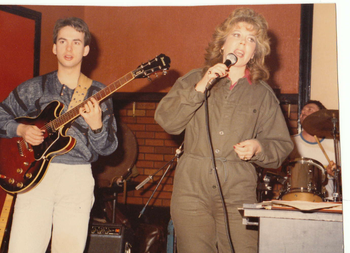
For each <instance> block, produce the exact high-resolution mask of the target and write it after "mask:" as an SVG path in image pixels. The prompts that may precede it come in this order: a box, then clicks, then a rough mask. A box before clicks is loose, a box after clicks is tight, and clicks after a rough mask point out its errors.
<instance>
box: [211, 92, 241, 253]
mask: <svg viewBox="0 0 350 253" xmlns="http://www.w3.org/2000/svg"><path fill="white" fill-rule="evenodd" d="M208 91H209V89H208V88H206V89H205V91H204V96H205V100H204V106H205V125H206V129H207V136H208V141H209V146H210V153H211V158H212V159H211V160H212V163H213V168H214V174H215V179H216V182H217V184H218V189H219V194H220V198H221V203H222V207H223V210H224V218H225V224H226V226H225V228H226V235H227V239H228V242H229V244H230V247H231V251H232V253H234V252H235V251H234V248H233V243H232V238H231V232H230V224H229V222H228V213H227V207H226V203H225V198H224V195H223V193H222V188H221V183H220V179H219V175H218V171H217V168H216V161H215V154H214V148H213V142H212V138H211V134H210V126H209V109H208Z"/></svg>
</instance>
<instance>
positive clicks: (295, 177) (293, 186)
mask: <svg viewBox="0 0 350 253" xmlns="http://www.w3.org/2000/svg"><path fill="white" fill-rule="evenodd" d="M284 170H285V172H286V173H287V180H286V182H285V183H284V187H283V191H282V200H300V201H312V202H322V201H323V200H322V196H323V193H324V190H323V183H324V182H325V179H326V173H325V169H324V167H323V165H322V164H321V163H320V162H318V161H316V160H313V159H311V158H297V159H295V160H294V161H292V162H290V163H289V164H288V165H287V166H286V168H285V169H284Z"/></svg>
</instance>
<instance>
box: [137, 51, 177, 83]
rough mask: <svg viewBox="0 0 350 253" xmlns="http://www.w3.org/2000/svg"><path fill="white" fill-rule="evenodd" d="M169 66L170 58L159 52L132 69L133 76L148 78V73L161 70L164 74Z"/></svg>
mask: <svg viewBox="0 0 350 253" xmlns="http://www.w3.org/2000/svg"><path fill="white" fill-rule="evenodd" d="M169 68H170V58H169V57H168V56H166V55H165V54H160V55H158V56H156V57H155V58H154V59H152V60H149V61H148V62H146V63H143V64H141V65H140V66H138V67H137V69H136V70H134V71H133V74H134V76H135V78H146V77H147V78H149V76H150V75H152V74H154V73H157V72H160V71H162V72H163V74H164V75H166V73H167V70H168V69H169Z"/></svg>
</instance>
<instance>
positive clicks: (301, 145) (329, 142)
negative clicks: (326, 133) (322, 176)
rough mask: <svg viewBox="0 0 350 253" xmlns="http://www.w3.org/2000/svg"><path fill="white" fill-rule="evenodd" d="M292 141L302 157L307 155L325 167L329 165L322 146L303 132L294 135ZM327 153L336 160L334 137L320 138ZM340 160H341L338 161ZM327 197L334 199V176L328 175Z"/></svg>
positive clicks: (332, 159)
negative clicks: (305, 137)
mask: <svg viewBox="0 0 350 253" xmlns="http://www.w3.org/2000/svg"><path fill="white" fill-rule="evenodd" d="M292 141H293V142H294V145H295V147H294V149H297V150H298V153H299V155H300V157H307V158H311V159H313V160H316V161H318V162H319V163H321V164H323V166H324V167H327V165H328V161H327V158H326V156H325V155H324V154H323V152H322V150H321V148H320V147H319V145H318V143H317V142H309V141H307V140H305V139H304V138H303V136H302V135H301V133H299V134H296V135H293V136H292ZM319 141H320V143H321V145H322V147H323V149H324V151H325V153H326V154H327V156H328V157H329V159H330V160H331V161H334V162H335V155H334V154H335V151H334V141H333V139H320V140H319ZM338 162H340V161H338ZM326 190H327V193H328V194H327V195H328V196H327V197H326V199H332V195H333V178H332V177H328V183H327V185H326Z"/></svg>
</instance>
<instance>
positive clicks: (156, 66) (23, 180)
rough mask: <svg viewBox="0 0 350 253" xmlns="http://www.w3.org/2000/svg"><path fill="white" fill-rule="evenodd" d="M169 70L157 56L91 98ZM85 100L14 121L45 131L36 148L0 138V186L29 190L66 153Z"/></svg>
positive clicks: (18, 140) (166, 61) (53, 106)
mask: <svg viewBox="0 0 350 253" xmlns="http://www.w3.org/2000/svg"><path fill="white" fill-rule="evenodd" d="M169 67H170V58H169V57H167V56H166V55H164V54H160V55H158V56H157V57H155V58H154V59H152V60H150V61H148V62H147V63H144V64H141V65H140V66H139V67H138V68H137V69H136V70H134V71H131V72H129V73H128V74H126V75H125V76H123V77H122V78H120V79H118V80H117V81H115V82H113V83H111V84H110V85H108V86H107V87H106V88H104V89H102V90H101V91H99V92H97V93H96V94H94V95H93V96H92V97H94V98H95V99H96V100H97V101H101V100H103V99H105V98H107V97H108V96H109V95H111V94H112V93H113V92H115V91H117V90H118V89H120V88H121V87H123V86H124V85H126V84H127V83H129V82H130V81H132V80H134V79H136V78H145V77H149V76H150V75H151V74H153V73H156V72H159V71H163V72H164V73H166V70H168V69H169ZM87 101H88V99H86V100H85V101H84V102H82V103H81V104H79V105H77V106H76V107H74V108H72V109H71V110H69V111H67V112H66V113H64V114H62V115H60V114H61V112H62V110H63V107H64V105H63V104H62V103H61V102H59V101H53V102H51V103H50V104H49V105H47V106H46V107H45V108H44V110H43V111H42V112H41V113H40V114H39V116H37V117H36V118H29V117H20V118H17V119H16V121H17V122H19V123H23V124H30V125H36V126H37V127H38V128H39V129H43V130H45V135H44V141H43V143H42V144H40V145H38V146H31V145H30V144H28V143H27V142H25V141H24V140H23V138H11V139H5V138H1V139H0V187H1V188H3V189H4V190H5V191H6V192H9V193H19V192H26V191H29V190H30V189H31V188H33V187H34V186H35V185H36V184H38V183H39V182H40V181H41V180H42V179H43V177H44V175H45V173H46V170H47V167H48V165H49V163H50V161H51V160H52V158H54V157H55V156H57V155H62V154H65V153H67V152H69V151H70V150H72V149H73V147H74V146H75V143H76V140H75V139H74V138H73V137H71V136H68V135H66V132H67V130H68V128H69V127H68V126H67V125H68V123H71V122H72V121H73V120H75V119H76V118H77V117H79V116H80V114H79V108H80V107H82V106H83V105H84V104H85V103H86V102H87Z"/></svg>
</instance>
